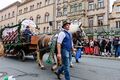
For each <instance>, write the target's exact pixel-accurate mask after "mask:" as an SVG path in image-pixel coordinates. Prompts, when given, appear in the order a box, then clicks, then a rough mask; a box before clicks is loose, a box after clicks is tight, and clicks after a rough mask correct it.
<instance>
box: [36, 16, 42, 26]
mask: <svg viewBox="0 0 120 80" xmlns="http://www.w3.org/2000/svg"><path fill="white" fill-rule="evenodd" d="M40 18H41V17H40V15H37V17H36V24H39V23H40Z"/></svg>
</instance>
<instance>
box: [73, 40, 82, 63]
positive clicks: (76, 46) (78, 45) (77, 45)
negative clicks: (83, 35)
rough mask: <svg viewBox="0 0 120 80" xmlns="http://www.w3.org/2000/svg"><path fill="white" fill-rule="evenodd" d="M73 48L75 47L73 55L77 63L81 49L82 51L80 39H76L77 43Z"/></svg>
mask: <svg viewBox="0 0 120 80" xmlns="http://www.w3.org/2000/svg"><path fill="white" fill-rule="evenodd" d="M75 48H77V51H76V55H75V59H76V63H79V59H80V58H81V51H82V42H81V41H80V40H77V44H76V45H75Z"/></svg>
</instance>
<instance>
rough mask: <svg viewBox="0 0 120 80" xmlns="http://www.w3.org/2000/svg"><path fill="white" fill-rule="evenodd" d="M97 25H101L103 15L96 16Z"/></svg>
mask: <svg viewBox="0 0 120 80" xmlns="http://www.w3.org/2000/svg"><path fill="white" fill-rule="evenodd" d="M98 26H103V16H98Z"/></svg>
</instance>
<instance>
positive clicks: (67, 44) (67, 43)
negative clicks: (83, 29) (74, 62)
mask: <svg viewBox="0 0 120 80" xmlns="http://www.w3.org/2000/svg"><path fill="white" fill-rule="evenodd" d="M64 33H65V34H66V36H65V38H64V39H63V42H62V48H63V49H66V50H67V51H71V49H72V35H71V34H70V33H68V32H67V31H65V30H64Z"/></svg>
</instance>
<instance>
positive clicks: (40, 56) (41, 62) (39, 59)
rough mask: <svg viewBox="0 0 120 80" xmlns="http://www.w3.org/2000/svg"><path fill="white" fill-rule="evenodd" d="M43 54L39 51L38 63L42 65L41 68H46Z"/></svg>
mask: <svg viewBox="0 0 120 80" xmlns="http://www.w3.org/2000/svg"><path fill="white" fill-rule="evenodd" d="M43 55H44V54H42V53H41V52H37V62H38V65H39V66H40V67H41V69H45V67H44V65H43V60H42V58H43Z"/></svg>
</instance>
